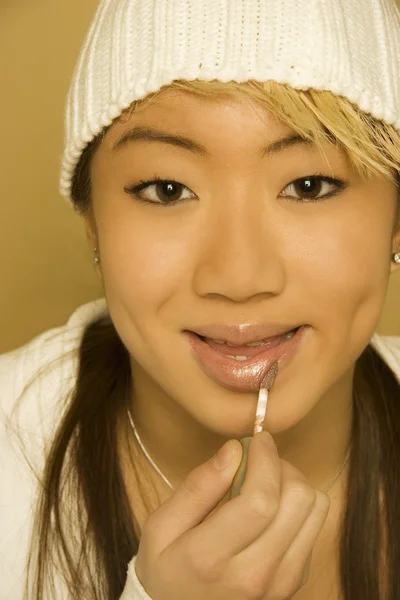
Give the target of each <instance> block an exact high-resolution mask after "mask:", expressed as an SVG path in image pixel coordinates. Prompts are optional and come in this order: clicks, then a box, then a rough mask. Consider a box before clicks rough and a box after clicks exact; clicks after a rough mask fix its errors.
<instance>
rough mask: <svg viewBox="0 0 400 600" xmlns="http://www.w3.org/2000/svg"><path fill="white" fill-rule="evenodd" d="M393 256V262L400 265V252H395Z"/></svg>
mask: <svg viewBox="0 0 400 600" xmlns="http://www.w3.org/2000/svg"><path fill="white" fill-rule="evenodd" d="M392 258H393V262H395V263H397V264H398V265H400V252H396V254H393V256H392Z"/></svg>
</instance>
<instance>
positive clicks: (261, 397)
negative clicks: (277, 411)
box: [229, 360, 279, 500]
mask: <svg viewBox="0 0 400 600" xmlns="http://www.w3.org/2000/svg"><path fill="white" fill-rule="evenodd" d="M278 372H279V364H278V361H277V360H276V361H275V362H274V363H273V364H272V366H271V368H270V369H269V370H268V372H267V374H266V375H265V376H264V377H263V380H262V382H261V386H260V390H259V392H258V401H257V410H256V420H255V424H254V430H253V437H254V436H255V435H256V433H260V432H261V431H262V428H263V423H264V419H265V413H266V410H267V403H268V393H269V391H270V390H271V388H272V386H273V385H274V382H275V379H276V376H277V375H278ZM253 437H244V438H241V440H240V443H241V444H242V448H243V453H242V460H241V462H240V466H239V468H238V470H237V471H236V475H235V477H234V478H233V483H232V487H231V492H230V495H229V499H230V500H231V499H232V498H234V497H235V496H238V495H239V494H240V490H241V487H242V485H243V482H244V479H245V477H246V472H247V461H248V456H249V448H250V443H251V440H252V439H253Z"/></svg>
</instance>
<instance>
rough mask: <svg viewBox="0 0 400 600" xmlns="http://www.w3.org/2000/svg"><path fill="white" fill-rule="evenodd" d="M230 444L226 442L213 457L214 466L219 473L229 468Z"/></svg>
mask: <svg viewBox="0 0 400 600" xmlns="http://www.w3.org/2000/svg"><path fill="white" fill-rule="evenodd" d="M232 454H233V453H232V444H230V443H229V442H227V443H226V444H224V445H223V446H222V448H220V450H218V452H217V454H216V455H215V456H214V464H215V466H216V467H217V469H218V470H219V471H222V469H226V467H228V466H229V464H230V462H231V460H232Z"/></svg>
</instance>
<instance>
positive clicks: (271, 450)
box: [188, 434, 281, 562]
mask: <svg viewBox="0 0 400 600" xmlns="http://www.w3.org/2000/svg"><path fill="white" fill-rule="evenodd" d="M267 436H269V437H270V438H271V440H272V437H271V436H270V435H269V434H267ZM262 437H263V436H262V435H261V434H257V435H256V436H255V437H254V438H253V440H252V441H251V444H250V448H249V457H248V470H247V474H246V479H245V482H244V484H243V486H242V489H241V491H240V495H239V496H236V497H234V498H232V499H231V500H229V502H227V503H226V504H224V505H223V506H222V507H221V508H219V509H218V511H216V512H215V513H214V514H212V515H210V516H209V517H208V518H207V519H206V520H205V521H203V522H202V523H201V524H200V525H199V526H198V527H196V530H195V531H191V532H189V533H188V535H190V538H191V542H193V545H194V546H196V545H198V546H199V551H200V552H204V555H205V556H206V555H207V554H208V553H209V548H212V554H213V560H214V562H218V561H220V560H221V561H225V560H227V559H229V558H232V557H234V556H236V555H237V554H238V553H239V552H241V551H242V550H243V549H244V548H247V546H249V544H251V543H252V542H253V541H254V540H255V539H257V538H258V537H259V536H260V535H261V533H262V532H263V531H264V530H265V529H266V528H267V527H268V526H269V524H270V523H271V521H272V520H273V519H274V518H275V516H276V514H277V512H278V509H279V501H280V479H281V476H280V471H281V466H280V459H279V456H278V453H277V450H276V446H275V444H274V443H273V440H272V443H273V445H272V444H271V442H270V440H268V439H267V446H265V445H264V444H263V441H262Z"/></svg>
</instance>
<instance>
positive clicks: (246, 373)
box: [184, 325, 309, 392]
mask: <svg viewBox="0 0 400 600" xmlns="http://www.w3.org/2000/svg"><path fill="white" fill-rule="evenodd" d="M308 328H309V327H308V326H307V325H303V326H302V327H300V329H298V330H297V332H296V333H295V335H294V336H293V337H292V338H290V339H289V340H286V341H284V342H281V343H280V344H279V345H278V346H275V347H274V348H270V349H267V350H265V351H264V352H261V353H260V354H258V355H257V356H254V357H253V358H249V359H248V360H243V361H238V360H235V359H234V358H229V356H225V355H224V354H221V353H220V352H218V350H214V349H213V348H211V346H209V345H208V344H207V342H204V341H203V340H202V339H201V338H200V337H199V336H198V335H197V334H195V333H193V332H191V331H185V332H184V333H185V335H186V336H187V338H188V340H189V344H190V348H191V350H192V352H193V354H194V356H195V359H196V360H197V362H198V363H199V365H200V367H201V368H202V369H203V371H204V373H205V374H206V375H208V377H210V379H212V380H213V381H215V382H216V383H218V384H219V385H221V386H223V387H225V388H227V389H228V390H232V391H234V392H258V391H259V389H260V385H261V382H262V380H263V378H264V376H265V375H266V373H267V372H268V371H269V369H270V368H271V366H272V365H273V363H274V362H275V361H278V364H279V371H281V370H282V368H283V367H284V366H286V365H287V364H288V363H289V361H290V360H291V358H292V357H293V356H294V354H295V352H296V350H297V348H298V346H299V344H300V342H301V341H302V339H303V337H304V333H305V331H306V330H307V329H308Z"/></svg>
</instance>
